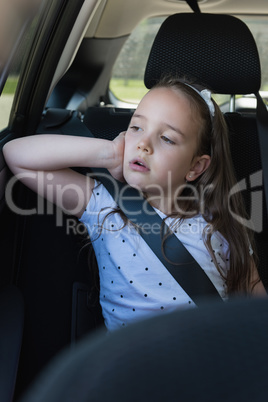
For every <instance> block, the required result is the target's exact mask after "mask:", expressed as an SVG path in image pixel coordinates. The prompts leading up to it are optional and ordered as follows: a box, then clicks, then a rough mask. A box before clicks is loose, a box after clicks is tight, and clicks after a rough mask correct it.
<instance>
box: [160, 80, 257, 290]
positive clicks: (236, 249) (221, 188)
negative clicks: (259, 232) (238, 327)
mask: <svg viewBox="0 0 268 402" xmlns="http://www.w3.org/2000/svg"><path fill="white" fill-rule="evenodd" d="M187 84H190V85H191V86H193V87H194V88H196V89H197V90H199V91H200V90H202V89H204V87H203V86H200V85H195V84H194V83H192V82H190V81H189V80H185V79H177V78H170V77H165V78H163V79H162V80H161V81H160V82H158V83H157V84H156V85H155V87H154V88H159V87H165V88H172V89H174V90H175V91H178V92H179V93H180V94H182V95H183V96H185V97H186V98H187V99H188V100H189V102H190V105H191V107H192V111H193V115H194V116H196V118H197V119H199V121H200V131H199V133H198V136H199V137H198V147H197V152H196V155H195V156H201V155H204V154H208V155H210V157H211V162H210V165H209V167H208V168H207V170H206V171H205V172H204V173H203V174H202V175H201V176H199V178H198V179H197V180H196V181H195V182H194V183H192V184H193V185H194V186H195V189H197V191H198V193H199V194H201V193H202V194H203V193H204V191H205V196H202V197H185V198H187V201H184V203H183V205H180V207H181V208H182V209H183V211H184V214H180V216H176V215H175V214H172V216H173V217H174V218H179V221H180V222H182V221H183V220H184V219H186V218H187V217H189V214H191V211H192V214H193V215H196V211H200V212H201V213H202V215H203V217H204V219H205V220H206V222H207V227H206V230H205V231H204V233H203V239H204V242H205V245H206V247H207V249H208V251H209V253H210V255H211V258H212V260H213V262H214V264H215V266H216V267H217V269H218V271H219V272H220V274H221V276H222V277H223V278H224V280H225V281H226V285H227V292H228V294H230V293H235V292H239V293H241V292H242V293H249V291H251V290H252V287H254V285H255V284H254V283H253V284H252V268H253V266H254V263H256V260H257V257H256V253H255V252H254V253H253V256H251V255H250V248H251V249H254V239H253V234H252V233H251V232H250V231H249V230H248V229H247V227H246V226H245V225H243V224H242V223H241V222H242V219H241V221H239V220H238V219H236V218H235V217H234V216H236V217H237V216H240V217H241V218H246V212H245V208H244V202H243V199H242V196H241V193H240V192H234V194H232V196H230V195H231V189H232V188H233V187H234V186H235V185H236V183H237V182H236V178H235V174H234V169H233V164H232V159H231V153H230V147H229V137H228V128H227V125H226V122H225V119H224V116H223V114H222V112H221V110H220V108H219V107H218V105H217V104H216V103H215V102H214V101H213V100H212V102H213V104H214V108H215V114H214V116H212V115H211V114H210V111H209V108H208V105H207V103H206V102H205V101H204V99H202V97H201V96H200V95H199V94H198V93H197V92H196V91H195V90H194V89H193V88H191V87H190V86H188V85H187ZM190 193H191V186H189V185H186V186H185V189H184V190H183V192H182V194H181V195H190ZM203 195H204V194H203ZM193 198H194V199H193ZM215 232H220V233H221V234H222V236H223V237H224V238H225V239H226V241H227V242H228V244H229V256H226V258H228V259H229V264H230V268H229V270H228V272H227V273H224V272H222V270H221V268H220V266H219V264H218V262H217V260H216V258H215V255H214V252H213V249H212V245H211V237H212V235H213V234H214V233H215Z"/></svg>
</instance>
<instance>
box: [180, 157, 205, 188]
mask: <svg viewBox="0 0 268 402" xmlns="http://www.w3.org/2000/svg"><path fill="white" fill-rule="evenodd" d="M209 165H210V156H209V155H202V156H197V157H196V158H195V159H194V163H193V165H192V167H191V169H190V170H189V172H188V173H187V175H186V177H185V178H186V180H187V181H188V182H189V181H194V180H196V179H197V178H198V177H199V176H200V175H201V174H202V173H204V172H205V171H206V170H207V168H208V167H209Z"/></svg>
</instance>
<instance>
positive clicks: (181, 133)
mask: <svg viewBox="0 0 268 402" xmlns="http://www.w3.org/2000/svg"><path fill="white" fill-rule="evenodd" d="M165 126H167V127H168V128H170V129H171V130H173V131H175V132H176V133H178V134H179V135H182V136H183V137H185V134H184V133H183V132H182V131H181V130H180V129H179V128H178V127H174V126H172V125H171V124H168V123H165Z"/></svg>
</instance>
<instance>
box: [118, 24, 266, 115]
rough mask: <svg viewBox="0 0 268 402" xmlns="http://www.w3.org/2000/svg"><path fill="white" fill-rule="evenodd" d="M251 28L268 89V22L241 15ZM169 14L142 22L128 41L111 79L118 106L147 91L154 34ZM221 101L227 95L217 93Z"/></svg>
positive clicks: (135, 100)
mask: <svg viewBox="0 0 268 402" xmlns="http://www.w3.org/2000/svg"><path fill="white" fill-rule="evenodd" d="M239 18H241V19H242V20H243V21H244V22H245V23H246V24H247V25H248V27H249V29H250V30H251V32H252V34H253V36H254V38H255V41H256V43H257V47H258V51H259V55H260V60H261V66H262V85H261V90H262V91H267V90H268V69H266V66H267V65H268V48H267V42H268V24H267V22H268V21H267V19H268V18H265V17H258V16H253V17H245V16H243V17H239ZM165 19H166V17H158V18H150V19H147V20H145V21H142V22H141V23H140V24H139V25H138V26H137V27H136V29H135V30H134V31H133V33H132V34H131V35H130V37H129V38H128V40H127V41H126V42H125V45H124V46H123V48H122V50H121V52H120V54H119V57H118V58H117V61H116V63H115V65H114V69H113V72H112V78H111V81H110V91H111V93H112V101H113V103H115V104H116V105H118V106H121V107H122V106H124V102H125V107H128V104H127V103H130V104H132V105H135V104H138V103H139V101H140V99H141V98H142V97H143V95H144V94H145V93H146V92H147V89H146V88H145V86H144V83H143V78H144V71H145V67H146V63H147V59H148V55H149V52H150V48H151V46H152V43H153V40H154V37H155V35H156V33H157V31H158V29H159V27H160V25H161V24H162V22H163V21H164V20H165ZM214 97H215V99H216V101H217V102H218V104H220V105H222V104H224V103H225V102H227V101H228V100H229V96H228V95H217V94H216V95H214Z"/></svg>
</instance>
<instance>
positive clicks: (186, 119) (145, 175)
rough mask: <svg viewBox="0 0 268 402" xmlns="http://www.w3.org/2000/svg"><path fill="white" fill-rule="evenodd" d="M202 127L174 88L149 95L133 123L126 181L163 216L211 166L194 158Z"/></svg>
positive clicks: (205, 159)
mask: <svg viewBox="0 0 268 402" xmlns="http://www.w3.org/2000/svg"><path fill="white" fill-rule="evenodd" d="M199 127H200V118H199V116H194V115H193V111H192V109H191V106H190V103H189V100H188V99H187V98H186V97H185V96H184V95H183V94H181V93H180V92H178V91H177V90H174V89H172V88H155V89H152V90H151V91H150V92H148V93H147V94H146V95H145V97H144V98H143V99H142V101H141V102H140V104H139V106H138V108H137V110H136V112H135V113H134V115H133V117H132V119H131V122H130V125H129V127H128V130H127V132H126V135H125V154H124V166H123V174H124V177H125V180H126V181H127V183H128V184H129V185H131V186H132V187H137V188H138V189H140V190H142V191H143V192H144V193H145V194H146V195H147V197H148V198H149V202H150V203H151V204H152V205H154V206H156V207H157V208H159V209H160V210H162V211H163V212H166V213H171V212H173V211H171V210H170V208H171V209H172V208H173V205H174V202H173V200H174V197H175V198H177V197H178V195H179V193H180V191H181V190H182V188H181V189H180V186H183V185H184V184H185V180H186V179H187V181H192V180H195V179H196V178H197V177H198V176H199V175H200V174H202V173H203V171H204V170H206V168H207V167H208V165H209V162H210V157H209V156H208V155H203V156H195V155H196V151H197V146H198V132H199ZM167 209H168V211H167Z"/></svg>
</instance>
